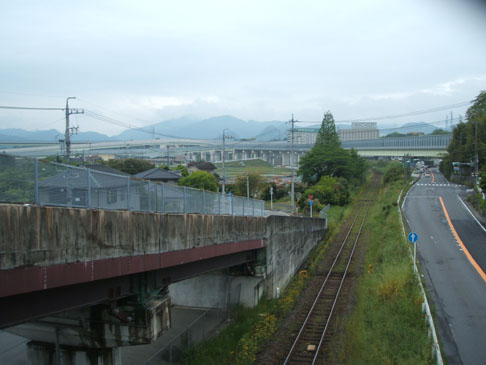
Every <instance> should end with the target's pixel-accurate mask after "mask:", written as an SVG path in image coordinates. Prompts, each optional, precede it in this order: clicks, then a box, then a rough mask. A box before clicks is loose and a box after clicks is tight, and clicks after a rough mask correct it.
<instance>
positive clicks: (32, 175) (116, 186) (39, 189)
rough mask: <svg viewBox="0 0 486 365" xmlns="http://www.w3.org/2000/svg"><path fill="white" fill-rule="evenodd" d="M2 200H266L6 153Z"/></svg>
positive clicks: (186, 205) (236, 209)
mask: <svg viewBox="0 0 486 365" xmlns="http://www.w3.org/2000/svg"><path fill="white" fill-rule="evenodd" d="M0 202H7V203H30V204H37V205H50V206H65V207H76V208H92V209H104V210H130V211H141V212H153V213H200V214H219V215H222V214H227V215H245V216H259V217H260V216H264V213H265V205H264V201H262V200H256V199H249V198H245V197H239V196H234V195H226V194H219V193H214V192H210V191H204V190H198V189H192V188H188V187H184V186H177V185H173V184H170V183H159V182H152V181H149V180H141V179H135V178H133V177H131V176H130V175H117V174H112V173H108V172H103V171H98V170H96V169H92V168H86V167H77V166H71V165H64V164H60V163H55V162H46V161H42V160H38V159H34V158H27V157H17V156H12V155H7V154H0Z"/></svg>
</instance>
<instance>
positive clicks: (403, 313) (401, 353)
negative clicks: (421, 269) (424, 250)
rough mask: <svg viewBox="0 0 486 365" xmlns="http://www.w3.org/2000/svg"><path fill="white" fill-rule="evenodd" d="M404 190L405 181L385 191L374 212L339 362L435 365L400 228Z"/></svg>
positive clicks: (340, 343)
mask: <svg viewBox="0 0 486 365" xmlns="http://www.w3.org/2000/svg"><path fill="white" fill-rule="evenodd" d="M400 189H401V182H400V181H395V182H391V183H390V185H388V186H385V187H384V189H383V191H382V193H381V195H380V198H379V200H378V202H377V203H376V204H375V205H374V207H373V208H372V210H371V212H370V216H369V218H368V224H367V231H368V233H369V234H368V237H369V239H368V242H367V252H366V256H365V264H364V265H363V267H364V272H363V275H362V276H361V278H360V279H359V282H358V285H357V289H356V295H357V298H356V305H355V307H354V310H353V312H352V314H351V315H350V317H349V318H348V319H347V321H346V325H345V334H344V336H343V338H341V341H339V343H337V344H336V345H337V346H338V347H339V350H338V351H336V352H335V354H336V355H335V356H337V357H338V358H337V359H335V360H336V362H339V363H349V364H428V363H431V362H432V358H431V351H430V348H431V342H430V340H429V338H428V336H427V327H426V324H425V321H424V315H423V314H422V302H423V297H422V295H421V291H420V288H419V285H418V283H417V281H416V279H415V276H414V273H413V266H412V261H411V259H410V256H409V252H408V248H407V243H406V242H405V241H404V238H403V236H402V233H401V228H400V225H399V224H398V222H399V218H398V213H397V209H396V200H397V198H398V194H399V191H400Z"/></svg>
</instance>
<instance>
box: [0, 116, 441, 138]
mask: <svg viewBox="0 0 486 365" xmlns="http://www.w3.org/2000/svg"><path fill="white" fill-rule="evenodd" d="M288 128H289V125H288V124H287V123H285V122H281V121H275V120H274V121H265V122H257V121H254V120H249V121H245V120H242V119H239V118H236V117H233V116H231V115H222V116H217V117H212V118H207V119H199V118H196V117H182V118H177V119H170V120H166V121H164V122H160V123H156V124H152V125H148V126H145V127H143V130H145V131H147V132H143V131H140V130H136V129H129V130H125V131H123V132H122V133H120V134H118V135H116V136H112V137H109V136H107V135H105V134H101V133H97V132H91V131H86V132H79V133H78V134H75V135H73V136H72V137H71V140H72V141H73V142H104V141H124V140H140V139H150V138H152V136H154V137H155V138H163V137H174V138H195V139H221V138H222V136H223V130H226V131H225V133H226V135H227V136H231V137H233V138H234V139H255V140H257V141H260V142H264V141H276V140H284V139H285V138H286V136H287V131H288ZM339 128H343V126H339ZM435 129H437V127H436V126H434V125H431V124H428V123H423V122H420V123H407V124H404V125H402V126H401V127H388V128H384V129H380V135H382V136H383V135H387V134H390V133H393V132H398V133H403V134H406V133H410V132H421V133H424V134H429V133H432V132H433V131H434V130H435ZM150 132H152V133H150ZM63 138H64V133H63V132H59V131H57V130H55V129H49V130H39V131H26V130H23V129H19V128H9V129H0V142H8V143H15V142H53V143H54V142H57V141H58V140H59V139H63Z"/></svg>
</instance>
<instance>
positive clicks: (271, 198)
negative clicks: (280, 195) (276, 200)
mask: <svg viewBox="0 0 486 365" xmlns="http://www.w3.org/2000/svg"><path fill="white" fill-rule="evenodd" d="M270 210H273V186H272V185H270Z"/></svg>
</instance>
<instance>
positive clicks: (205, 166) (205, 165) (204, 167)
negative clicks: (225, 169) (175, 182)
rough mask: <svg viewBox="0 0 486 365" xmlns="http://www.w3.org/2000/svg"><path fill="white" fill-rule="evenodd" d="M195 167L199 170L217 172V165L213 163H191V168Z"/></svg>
mask: <svg viewBox="0 0 486 365" xmlns="http://www.w3.org/2000/svg"><path fill="white" fill-rule="evenodd" d="M192 166H194V167H195V168H197V169H198V170H204V171H214V170H217V167H216V165H214V164H213V163H211V162H189V167H192Z"/></svg>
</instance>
